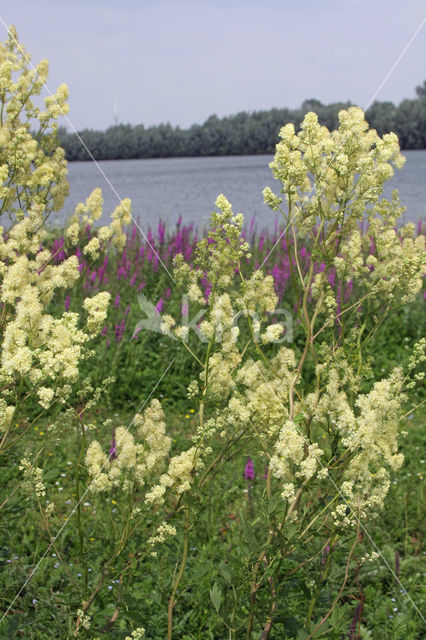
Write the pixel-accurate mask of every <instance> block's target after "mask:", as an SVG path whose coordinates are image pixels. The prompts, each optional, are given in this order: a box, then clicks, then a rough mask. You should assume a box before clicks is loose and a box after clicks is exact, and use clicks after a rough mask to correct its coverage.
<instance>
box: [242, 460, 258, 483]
mask: <svg viewBox="0 0 426 640" xmlns="http://www.w3.org/2000/svg"><path fill="white" fill-rule="evenodd" d="M243 475H244V480H254V475H255V474H254V464H253V460H252V459H251V458H249V459H248V460H247V462H246V466H245V467H244V474H243Z"/></svg>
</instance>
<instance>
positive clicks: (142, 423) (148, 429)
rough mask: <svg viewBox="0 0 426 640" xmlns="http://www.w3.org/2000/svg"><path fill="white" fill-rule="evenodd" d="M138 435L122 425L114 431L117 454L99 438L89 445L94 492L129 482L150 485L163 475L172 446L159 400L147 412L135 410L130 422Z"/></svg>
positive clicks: (87, 462)
mask: <svg viewBox="0 0 426 640" xmlns="http://www.w3.org/2000/svg"><path fill="white" fill-rule="evenodd" d="M133 425H134V426H135V427H136V438H135V437H134V436H133V434H132V433H130V431H129V429H128V428H126V427H123V426H120V427H118V429H117V430H116V431H115V442H116V457H115V458H113V457H111V456H108V455H107V454H106V453H105V451H104V450H103V448H102V445H101V444H100V442H99V441H97V440H94V441H93V442H91V444H90V445H89V447H88V450H87V454H86V459H85V463H86V467H87V470H88V472H89V475H90V477H91V478H92V480H91V484H90V489H91V490H92V491H94V492H102V491H110V490H111V489H112V488H113V487H127V486H128V484H129V482H131V483H134V484H135V485H138V486H143V485H145V484H146V483H147V482H148V483H149V484H150V485H151V484H152V483H153V481H155V479H156V478H157V477H158V476H159V475H160V473H161V471H162V470H163V467H164V462H165V458H166V456H167V455H168V453H169V449H170V438H169V437H168V436H167V435H166V433H165V429H166V425H165V422H164V413H163V410H162V408H161V404H160V402H159V400H152V402H151V403H150V405H149V406H148V407H147V408H146V409H145V411H144V413H143V414H142V415H141V414H136V416H135V417H134V419H133V421H132V425H131V426H133Z"/></svg>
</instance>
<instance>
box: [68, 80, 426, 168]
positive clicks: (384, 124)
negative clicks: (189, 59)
mask: <svg viewBox="0 0 426 640" xmlns="http://www.w3.org/2000/svg"><path fill="white" fill-rule="evenodd" d="M425 83H426V81H425ZM425 83H423V85H422V86H419V87H417V88H416V93H417V98H415V99H413V100H409V99H406V100H403V101H402V102H401V103H400V104H399V105H398V106H396V105H394V104H393V103H392V102H378V101H376V102H374V103H373V104H372V105H371V106H370V107H369V108H368V109H367V111H366V114H365V115H366V119H367V122H368V123H369V124H370V126H371V127H372V128H373V129H376V130H377V132H378V134H379V135H380V136H382V135H383V134H384V133H388V132H389V131H395V133H397V135H398V137H399V142H400V145H401V148H402V149H425V148H426V98H425V89H424V87H425ZM351 104H352V103H351V102H349V101H348V102H336V103H332V104H328V105H325V104H322V103H321V102H320V101H319V100H315V99H311V100H305V102H304V103H303V104H302V106H301V107H300V109H270V110H269V111H254V112H252V113H247V112H241V113H238V114H237V115H234V116H229V117H225V118H218V117H217V116H216V115H212V116H210V117H209V118H208V119H207V120H206V121H205V122H204V124H202V125H198V124H194V125H192V127H190V128H189V129H181V128H180V127H173V126H172V125H170V124H160V125H156V126H152V127H144V125H143V124H140V125H136V126H132V125H130V124H120V125H117V126H113V127H109V128H108V129H107V130H106V131H93V130H90V129H84V130H83V131H80V132H79V136H80V137H81V139H82V140H83V141H84V143H85V144H86V146H87V147H88V149H90V153H91V154H92V155H93V157H94V158H95V159H96V160H121V159H132V158H175V157H181V156H228V155H249V154H262V153H264V154H272V153H273V151H274V148H275V144H276V142H277V140H278V132H279V130H280V128H281V127H282V126H283V124H285V123H287V122H293V123H294V124H295V125H296V127H297V126H299V125H300V123H301V121H302V120H303V118H304V116H305V115H306V113H308V112H309V111H315V112H316V113H317V115H318V118H319V121H320V123H321V124H323V125H324V126H326V127H327V128H328V129H329V130H330V131H331V130H333V129H335V128H336V127H337V126H338V117H337V116H338V113H339V111H340V110H341V109H347V108H348V107H349V106H350V105H351ZM58 133H59V141H60V144H61V146H62V147H63V148H64V149H65V152H66V157H67V160H69V161H72V160H89V159H90V156H89V154H88V153H87V151H86V149H85V148H84V147H83V146H82V144H81V142H80V140H79V139H78V138H77V136H76V135H75V134H74V133H68V132H67V131H66V129H64V128H63V127H62V128H59V132H58Z"/></svg>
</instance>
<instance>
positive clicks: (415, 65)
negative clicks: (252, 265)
mask: <svg viewBox="0 0 426 640" xmlns="http://www.w3.org/2000/svg"><path fill="white" fill-rule="evenodd" d="M0 7H1V8H0V15H1V17H2V18H3V20H4V21H5V22H6V23H7V24H8V25H9V24H15V26H16V27H17V29H18V34H19V37H20V40H21V41H22V42H23V43H24V44H25V46H26V47H27V49H28V50H29V51H30V53H31V55H32V59H33V62H38V61H39V60H40V59H41V58H48V60H49V61H50V79H49V82H48V84H49V88H50V89H52V90H54V89H55V88H56V86H57V85H58V84H60V83H61V82H66V83H67V84H68V86H69V88H70V106H71V111H70V114H69V117H70V119H71V121H72V123H73V125H74V126H75V127H76V128H77V129H82V128H84V127H89V128H98V129H104V128H106V127H107V126H109V125H111V124H113V120H114V107H113V104H114V101H116V102H117V105H118V116H119V120H120V122H124V123H127V122H129V123H131V124H138V123H143V124H145V125H151V124H158V123H160V122H170V123H171V124H173V125H181V126H183V127H187V126H188V125H190V124H192V123H194V122H197V123H201V122H203V121H204V120H206V118H207V117H208V116H209V115H211V114H213V113H216V114H217V115H218V116H225V115H231V114H234V113H237V112H238V111H246V110H248V111H253V110H260V109H270V108H271V107H284V106H287V107H297V106H299V105H300V104H301V103H302V101H303V100H304V99H305V98H313V97H314V98H317V99H319V100H321V101H322V102H325V103H327V102H332V101H340V100H351V101H352V102H353V103H354V104H358V105H360V106H362V107H365V106H366V105H367V103H368V102H369V100H370V99H371V97H372V95H373V94H374V93H375V91H376V89H377V88H378V86H379V85H380V83H381V82H382V81H383V79H384V78H385V76H386V74H387V73H388V71H389V70H390V68H391V67H392V65H393V63H394V62H395V61H396V59H397V58H398V56H399V54H400V53H401V51H402V50H403V48H404V47H405V45H406V44H407V42H408V41H409V39H410V37H411V36H412V34H413V33H414V31H415V30H416V28H417V27H418V26H419V25H420V24H421V22H422V20H423V19H424V17H425V15H426V5H425V2H424V0H405V1H404V2H401V0H197V1H195V0H174V1H173V0H139V1H138V0H111V1H110V0H72V2H70V1H67V2H64V1H62V0H56V1H55V0H13V2H5V1H3V2H2V3H1V4H0ZM0 30H1V32H2V40H4V39H5V36H6V31H5V29H4V27H3V26H2V25H0ZM425 61H426V25H425V26H424V27H423V28H422V30H421V31H420V33H419V34H418V35H417V37H416V39H415V40H414V42H413V43H412V44H411V46H410V47H409V49H408V51H407V52H406V54H405V55H404V57H403V58H402V60H401V62H400V63H399V64H398V66H397V68H396V69H395V70H394V71H393V73H392V75H391V77H390V78H389V80H388V81H387V82H386V84H385V85H384V87H383V88H382V89H381V91H380V93H379V94H378V96H377V99H378V100H391V101H393V102H396V103H398V102H399V101H400V100H402V99H403V98H405V97H414V87H415V86H416V85H417V84H420V83H421V82H423V80H424V79H426V68H425V67H426V64H425Z"/></svg>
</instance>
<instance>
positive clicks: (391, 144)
mask: <svg viewBox="0 0 426 640" xmlns="http://www.w3.org/2000/svg"><path fill="white" fill-rule="evenodd" d="M338 117H339V128H338V129H337V130H336V131H332V132H330V131H329V130H328V129H327V128H326V127H324V126H321V125H320V124H319V122H318V117H317V115H316V114H315V113H313V112H310V113H307V114H306V116H305V118H304V120H303V122H302V124H301V131H300V132H299V133H298V134H296V131H295V128H294V125H293V124H287V125H285V126H284V127H283V128H282V129H281V131H280V138H281V140H280V142H279V143H278V144H277V147H276V153H275V157H274V160H273V162H272V163H271V164H270V167H271V169H272V173H273V175H274V177H275V178H276V179H277V180H279V181H280V182H281V185H282V187H281V193H282V194H284V195H285V197H286V200H287V202H288V203H289V204H290V207H291V215H292V216H293V215H295V216H296V224H297V225H298V226H299V228H300V231H303V232H306V231H308V230H311V229H312V228H313V227H314V226H315V224H316V220H317V218H321V219H324V220H334V219H339V220H340V222H341V224H344V222H346V221H347V220H351V221H352V223H353V222H354V221H356V220H359V219H360V218H362V217H363V216H364V215H365V212H366V210H371V209H372V207H373V206H374V204H375V203H376V202H377V200H378V198H379V196H380V194H381V192H382V189H383V183H384V182H385V181H386V180H388V179H389V178H390V177H392V175H393V172H394V167H395V168H401V167H402V166H403V164H404V161H405V160H404V158H403V156H402V155H401V154H400V152H399V144H398V138H397V136H396V135H395V134H394V133H389V134H385V135H384V136H383V138H380V136H379V135H378V134H377V133H376V131H374V130H372V129H368V124H367V122H366V121H365V118H364V113H363V111H362V109H359V108H358V107H350V108H349V109H348V110H342V111H340V112H339V116H338ZM312 194H314V195H312ZM264 199H265V202H266V204H268V205H269V206H270V207H271V208H272V209H273V210H277V209H278V208H279V207H280V198H279V197H278V196H275V195H274V194H273V192H272V191H271V189H269V188H267V189H265V191H264ZM352 226H353V225H352Z"/></svg>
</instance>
